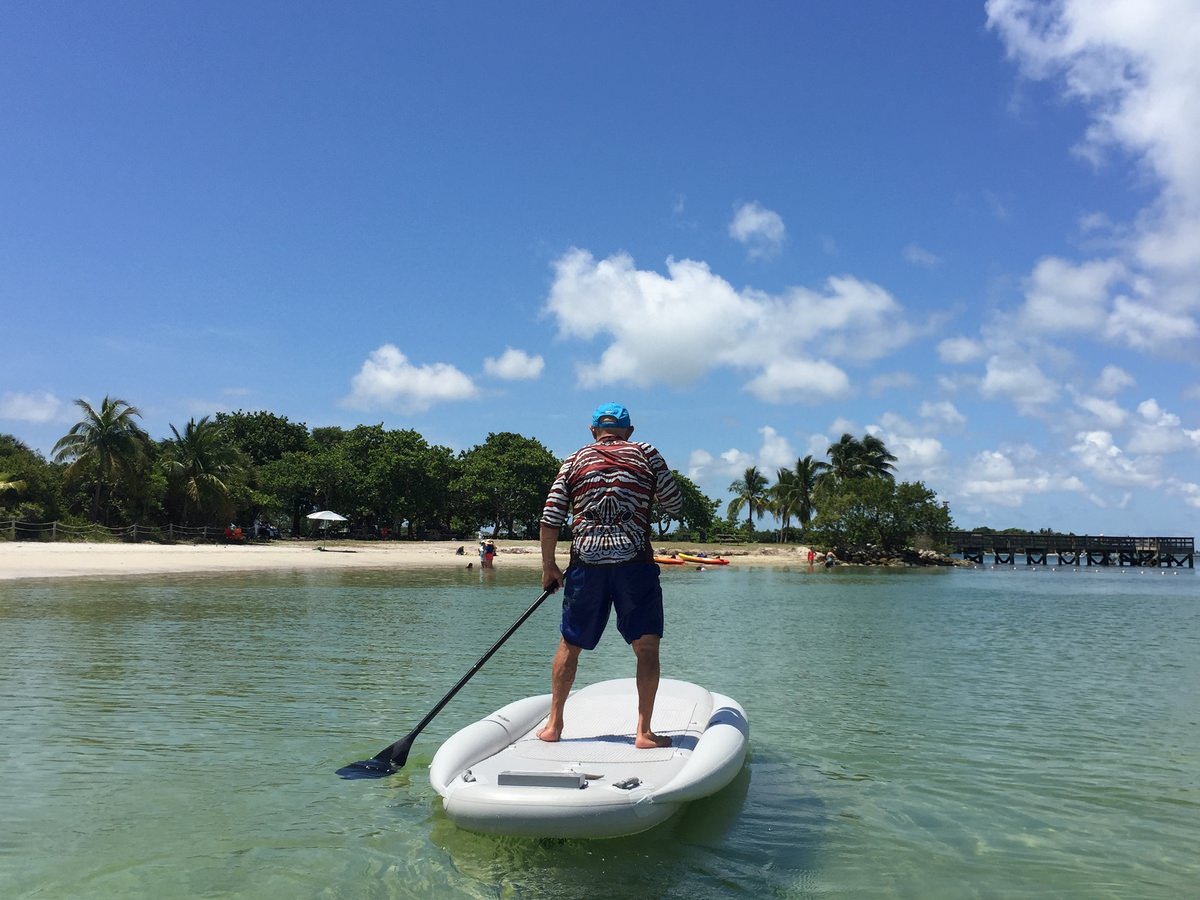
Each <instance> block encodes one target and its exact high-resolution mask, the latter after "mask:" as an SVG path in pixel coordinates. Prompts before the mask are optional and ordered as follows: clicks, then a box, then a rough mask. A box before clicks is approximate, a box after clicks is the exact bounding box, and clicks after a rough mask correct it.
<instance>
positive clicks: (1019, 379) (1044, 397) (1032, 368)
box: [980, 356, 1058, 412]
mask: <svg viewBox="0 0 1200 900" xmlns="http://www.w3.org/2000/svg"><path fill="white" fill-rule="evenodd" d="M980 390H981V391H982V392H983V394H984V396H985V397H1007V398H1008V399H1010V400H1011V401H1012V402H1013V403H1014V404H1015V405H1016V407H1017V408H1018V409H1019V410H1021V411H1023V412H1028V411H1029V410H1030V409H1031V408H1033V407H1034V406H1040V405H1042V404H1045V403H1049V402H1051V401H1052V400H1054V399H1055V397H1057V396H1058V387H1057V385H1055V383H1054V382H1053V381H1052V380H1050V379H1049V378H1047V377H1046V375H1045V374H1044V373H1043V372H1042V370H1041V369H1040V368H1039V367H1038V364H1037V363H1035V362H1034V361H1033V360H1030V359H1011V358H1004V357H1001V356H992V357H991V358H989V359H988V361H987V373H986V374H985V375H984V377H983V382H982V384H981V385H980Z"/></svg>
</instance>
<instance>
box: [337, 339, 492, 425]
mask: <svg viewBox="0 0 1200 900" xmlns="http://www.w3.org/2000/svg"><path fill="white" fill-rule="evenodd" d="M478 393H479V390H478V388H476V387H475V383H474V382H473V381H471V379H470V378H468V377H467V376H466V375H464V374H463V373H462V372H460V371H459V370H458V369H456V368H455V367H454V366H452V365H449V364H447V363H433V364H431V365H424V366H415V365H413V364H412V363H410V362H409V361H408V357H406V356H405V355H404V354H403V353H401V352H400V350H399V349H398V348H397V347H396V346H395V345H393V344H384V345H383V346H382V347H380V348H379V349H378V350H375V351H374V352H373V353H371V355H370V356H368V357H367V359H366V361H365V362H364V363H363V364H362V368H361V369H359V371H358V374H357V375H355V376H354V379H353V381H352V382H351V385H350V395H349V396H348V397H346V398H345V400H344V401H343V402H344V403H345V404H346V405H347V406H350V407H352V408H354V409H375V408H380V407H383V408H388V409H400V410H404V411H409V412H423V411H424V410H427V409H429V408H430V407H432V406H434V405H435V404H437V403H446V402H453V401H457V400H469V399H471V398H473V397H475V396H477V395H478Z"/></svg>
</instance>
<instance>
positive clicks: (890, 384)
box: [867, 372, 920, 395]
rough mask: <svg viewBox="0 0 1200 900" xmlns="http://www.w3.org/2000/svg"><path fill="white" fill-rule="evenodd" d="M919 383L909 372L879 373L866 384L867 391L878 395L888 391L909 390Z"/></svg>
mask: <svg viewBox="0 0 1200 900" xmlns="http://www.w3.org/2000/svg"><path fill="white" fill-rule="evenodd" d="M919 383H920V382H919V380H918V379H917V376H915V375H913V374H912V373H911V372H881V373H879V374H878V375H876V376H874V377H873V378H872V379H871V380H870V382H868V384H867V390H868V391H870V392H871V393H872V394H874V395H879V394H884V393H887V392H888V391H902V390H910V389H912V388H915V387H916V386H917V385H918V384H919Z"/></svg>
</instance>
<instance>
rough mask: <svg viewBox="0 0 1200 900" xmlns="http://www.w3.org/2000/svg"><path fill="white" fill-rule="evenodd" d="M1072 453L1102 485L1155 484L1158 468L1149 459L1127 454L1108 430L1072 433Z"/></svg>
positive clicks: (1156, 483)
mask: <svg viewBox="0 0 1200 900" xmlns="http://www.w3.org/2000/svg"><path fill="white" fill-rule="evenodd" d="M1075 441H1076V443H1075V444H1074V445H1073V446H1072V447H1071V453H1072V454H1073V455H1074V457H1075V459H1076V461H1077V462H1078V463H1079V464H1080V465H1082V466H1083V467H1084V468H1085V469H1087V470H1088V471H1090V472H1092V473H1093V474H1094V475H1095V476H1096V477H1097V478H1099V479H1100V480H1101V481H1102V482H1104V483H1105V484H1110V485H1117V486H1120V487H1156V486H1157V485H1158V483H1159V477H1158V473H1157V468H1156V466H1155V465H1154V463H1153V462H1152V461H1149V460H1146V459H1144V458H1143V459H1135V458H1131V457H1129V456H1127V455H1126V454H1125V452H1124V451H1123V450H1121V448H1120V447H1118V446H1117V445H1116V444H1115V443H1113V437H1112V434H1111V433H1110V432H1108V431H1085V432H1080V433H1079V434H1077V435H1076V436H1075Z"/></svg>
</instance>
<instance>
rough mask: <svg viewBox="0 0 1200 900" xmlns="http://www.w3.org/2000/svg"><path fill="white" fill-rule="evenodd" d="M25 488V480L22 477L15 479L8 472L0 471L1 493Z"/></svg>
mask: <svg viewBox="0 0 1200 900" xmlns="http://www.w3.org/2000/svg"><path fill="white" fill-rule="evenodd" d="M23 490H25V482H24V481H23V480H22V479H20V478H15V479H14V478H13V477H12V475H10V474H9V473H8V472H0V494H4V493H7V492H8V491H23Z"/></svg>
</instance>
